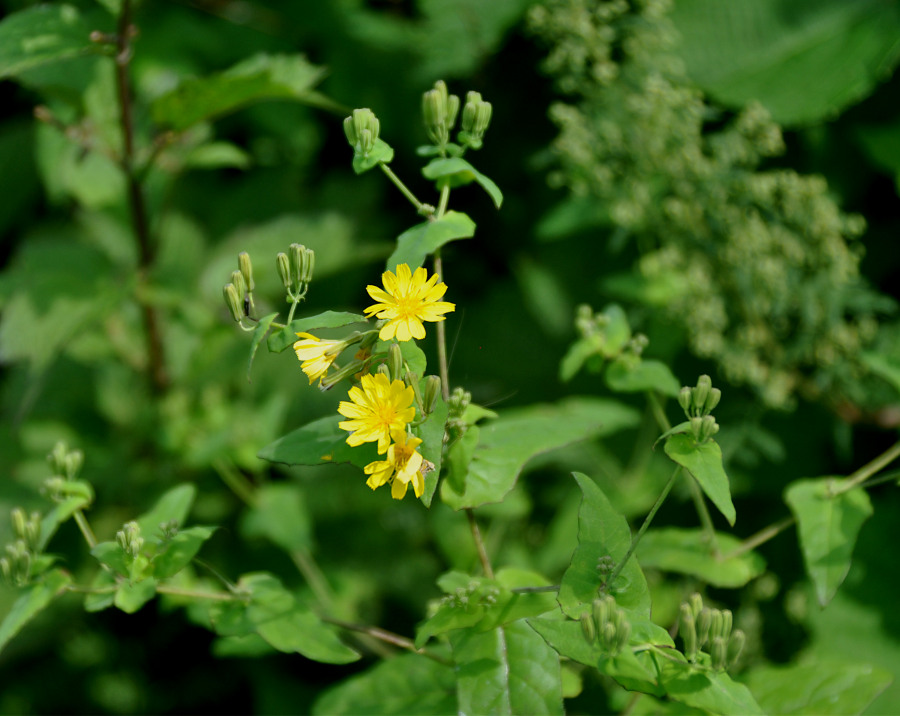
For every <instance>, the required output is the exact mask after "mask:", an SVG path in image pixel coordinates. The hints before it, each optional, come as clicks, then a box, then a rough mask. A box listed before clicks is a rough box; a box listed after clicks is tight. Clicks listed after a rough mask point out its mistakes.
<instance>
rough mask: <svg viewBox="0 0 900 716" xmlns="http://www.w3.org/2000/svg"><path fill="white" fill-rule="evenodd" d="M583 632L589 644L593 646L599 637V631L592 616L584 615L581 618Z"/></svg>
mask: <svg viewBox="0 0 900 716" xmlns="http://www.w3.org/2000/svg"><path fill="white" fill-rule="evenodd" d="M581 631H582V633H583V634H584V638H585V639H586V640H587V643H588V644H593V643H594V639H595V638H596V637H597V631H596V629H595V627H594V620H593V618H592V617H591V615H590V614H583V615H582V616H581Z"/></svg>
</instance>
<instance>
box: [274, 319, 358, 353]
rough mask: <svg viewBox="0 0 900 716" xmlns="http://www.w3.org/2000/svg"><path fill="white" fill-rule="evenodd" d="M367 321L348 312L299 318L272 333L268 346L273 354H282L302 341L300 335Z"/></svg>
mask: <svg viewBox="0 0 900 716" xmlns="http://www.w3.org/2000/svg"><path fill="white" fill-rule="evenodd" d="M275 315H276V316H277V315H278V314H277V313H276V314H275ZM366 320H367V319H366V317H365V316H363V315H361V314H359V313H348V312H347V311H325V312H324V313H320V314H318V315H316V316H308V317H306V318H297V319H295V320H293V321H291V323H290V325H288V326H285V327H284V328H283V329H282V330H280V331H276V332H274V333H272V335H270V336H269V340H268V341H267V345H268V346H269V350H270V351H272V353H281V351H283V350H284V349H285V348H287V347H288V346H292V345H294V343H296V342H297V341H298V340H300V339H299V338H298V337H297V334H298V333H309V332H310V331H313V330H316V329H319V328H342V327H343V326H349V325H352V324H354V323H365V322H366Z"/></svg>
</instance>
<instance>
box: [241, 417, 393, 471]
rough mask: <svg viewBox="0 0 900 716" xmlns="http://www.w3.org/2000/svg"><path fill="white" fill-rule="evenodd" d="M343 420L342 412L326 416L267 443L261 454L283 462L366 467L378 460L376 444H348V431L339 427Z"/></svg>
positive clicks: (266, 458)
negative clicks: (342, 464)
mask: <svg viewBox="0 0 900 716" xmlns="http://www.w3.org/2000/svg"><path fill="white" fill-rule="evenodd" d="M343 420H344V417H343V416H341V415H326V416H325V417H324V418H319V419H318V420H314V421H313V422H311V423H309V424H307V425H304V426H303V427H302V428H297V430H294V431H293V432H290V433H288V434H287V435H285V436H284V437H280V438H278V440H276V441H275V442H273V443H271V444H269V445H267V446H266V447H264V448H263V449H262V450H260V451H259V453H258V457H259V458H261V459H262V460H268V461H269V462H278V463H281V464H283V465H323V464H326V463H338V462H349V463H352V464H353V465H356V466H357V467H365V466H366V465H368V464H369V463H370V462H372V461H374V460H377V459H378V452H377V449H376V446H375V443H365V444H363V445H359V446H357V447H350V446H349V445H348V444H347V436H348V435H349V433H348V432H347V431H346V430H341V429H340V428H339V427H338V423H340V422H341V421H343Z"/></svg>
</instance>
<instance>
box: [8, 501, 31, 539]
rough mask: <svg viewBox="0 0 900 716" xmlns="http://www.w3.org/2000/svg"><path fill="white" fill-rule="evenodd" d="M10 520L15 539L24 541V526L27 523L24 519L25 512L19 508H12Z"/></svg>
mask: <svg viewBox="0 0 900 716" xmlns="http://www.w3.org/2000/svg"><path fill="white" fill-rule="evenodd" d="M10 520H11V522H12V528H13V532H14V533H15V535H16V537H19V538H21V539H25V526H26V523H27V520H26V519H25V510H23V509H22V508H21V507H14V508H13V510H12V512H11V513H10Z"/></svg>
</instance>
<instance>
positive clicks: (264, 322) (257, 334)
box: [247, 312, 278, 383]
mask: <svg viewBox="0 0 900 716" xmlns="http://www.w3.org/2000/svg"><path fill="white" fill-rule="evenodd" d="M277 316H278V313H277V312H275V313H270V314H269V315H268V316H263V317H262V318H260V319H259V323H257V324H256V328H255V329H254V331H253V340H251V341H250V355H249V356H248V358H247V382H248V383H250V382H251V380H250V369H251V368H252V367H253V359H254V358H255V357H256V351H257V350H258V349H259V344H260V343H262V340H263V338H265V337H266V333H268V332H269V326H271V325H272V321H274V320H275V318H276V317H277Z"/></svg>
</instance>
